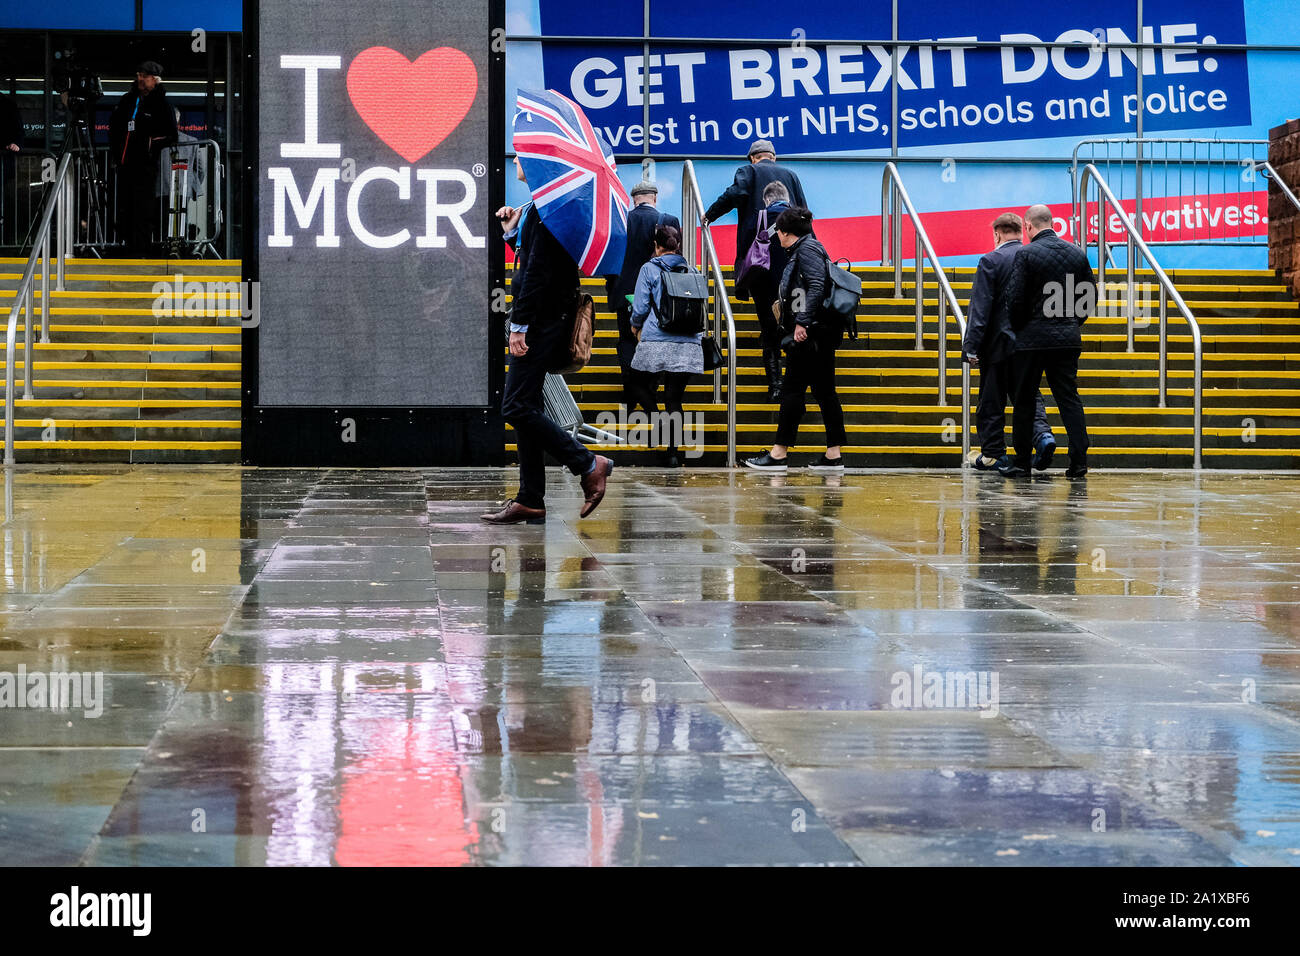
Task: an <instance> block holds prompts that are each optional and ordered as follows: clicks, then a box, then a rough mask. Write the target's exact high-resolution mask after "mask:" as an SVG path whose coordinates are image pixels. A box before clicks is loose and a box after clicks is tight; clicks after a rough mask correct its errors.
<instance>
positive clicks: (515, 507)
mask: <svg viewBox="0 0 1300 956" xmlns="http://www.w3.org/2000/svg"><path fill="white" fill-rule="evenodd" d="M479 518H480V519H481V520H483V521H486V522H487V523H488V524H519V523H520V522H522V521H526V522H528V524H546V509H545V508H530V507H528V506H527V505H521V504H520V503H519V502H517V501H515V499H513V498H510V499H507V501H506V506H505V507H504V508H502V509H501V510H500V511H498V512H496V513H495V514H485V515H479Z"/></svg>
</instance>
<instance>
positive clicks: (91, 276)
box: [0, 260, 244, 295]
mask: <svg viewBox="0 0 1300 956" xmlns="http://www.w3.org/2000/svg"><path fill="white" fill-rule="evenodd" d="M24 261H26V260H24ZM182 275H183V273H182ZM22 277H23V274H22V273H21V272H12V273H6V272H0V282H3V281H6V280H7V281H10V282H17V281H18V280H20V279H21V278H22ZM33 278H34V279H35V280H36V282H37V284H38V291H39V283H40V282H41V279H42V276H41V273H39V272H37V273H35V275H34V276H33ZM243 278H244V277H243V276H240V275H213V274H211V273H201V274H195V275H190V276H187V277H186V279H187V281H188V280H189V279H193V280H195V281H202V282H242V281H243ZM56 281H58V275H57V273H53V272H51V273H50V284H51V285H53V284H54V283H55V282H56ZM63 281H64V283H65V284H66V283H68V282H148V283H150V284H154V283H158V282H166V283H167V284H168V285H169V286H171V287H172V288H173V289H174V288H175V287H176V276H175V275H140V274H138V273H129V272H121V273H118V272H64V273H63ZM51 291H52V293H54V294H59V293H58V290H51ZM67 291H69V290H66V289H65V290H64V292H65V293H66V292H67ZM78 294H80V295H100V294H102V293H97V292H95V291H94V290H88V291H86V292H83V293H78Z"/></svg>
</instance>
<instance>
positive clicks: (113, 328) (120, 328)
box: [33, 322, 244, 348]
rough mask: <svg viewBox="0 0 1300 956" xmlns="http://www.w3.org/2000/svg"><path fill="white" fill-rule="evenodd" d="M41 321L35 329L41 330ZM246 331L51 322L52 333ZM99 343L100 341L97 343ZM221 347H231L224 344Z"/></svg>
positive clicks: (218, 327)
mask: <svg viewBox="0 0 1300 956" xmlns="http://www.w3.org/2000/svg"><path fill="white" fill-rule="evenodd" d="M40 328H41V324H40V323H39V322H37V323H36V325H35V326H33V331H40ZM243 331H244V329H243V327H242V326H239V325H93V324H88V325H65V324H63V323H60V322H51V323H50V334H51V335H57V334H58V333H60V332H102V333H104V334H112V335H214V334H215V335H231V336H234V335H240V334H241V333H242V332H243ZM96 344H99V343H96ZM220 347H221V348H230V347H231V346H227V345H224V344H222V345H221V346H220Z"/></svg>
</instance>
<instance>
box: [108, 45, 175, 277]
mask: <svg viewBox="0 0 1300 956" xmlns="http://www.w3.org/2000/svg"><path fill="white" fill-rule="evenodd" d="M175 142H176V118H175V114H174V113H173V112H172V106H171V104H170V103H169V102H168V101H167V91H166V90H165V89H164V88H163V86H162V67H161V66H159V65H158V63H157V62H156V61H154V60H146V61H145V62H143V63H141V64H140V66H139V68H138V69H137V70H136V74H135V83H134V84H132V86H131V88H130V89H129V90H127V91H126V92H125V93H123V94H122V98H121V99H119V100H118V101H117V106H116V107H114V109H113V113H112V115H111V116H110V117H109V120H108V146H109V156H110V157H111V159H112V162H113V164H114V165H115V166H116V167H117V231H118V238H119V239H121V240H122V241H123V242H125V243H126V249H127V254H128V255H134V256H148V255H150V254H151V253H152V251H153V234H154V230H155V229H156V228H157V227H158V223H159V219H160V216H159V205H158V196H157V195H155V192H156V189H155V184H156V183H157V181H158V156H159V154H160V153H161V151H162V150H163V149H164V148H165V147H168V146H171V145H173V144H174V143H175Z"/></svg>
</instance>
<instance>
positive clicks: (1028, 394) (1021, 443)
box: [998, 205, 1097, 478]
mask: <svg viewBox="0 0 1300 956" xmlns="http://www.w3.org/2000/svg"><path fill="white" fill-rule="evenodd" d="M1025 236H1026V237H1027V238H1028V239H1029V242H1028V244H1026V245H1025V246H1024V247H1023V248H1021V249H1020V251H1019V252H1017V253H1016V257H1015V260H1014V261H1013V262H1012V265H1011V274H1010V276H1009V277H1008V278H1007V291H1006V298H1005V300H1004V306H1003V307H1004V308H1005V309H1007V318H1008V320H1009V321H1010V324H1011V327H1012V328H1013V329H1014V330H1015V333H1016V350H1015V353H1014V354H1013V357H1012V365H1013V373H1012V377H1013V381H1014V382H1015V384H1014V386H1013V392H1012V394H1013V396H1014V412H1013V414H1012V417H1011V440H1012V443H1013V444H1014V445H1015V449H1016V457H1015V460H1014V461H1013V462H1011V463H1010V464H1008V465H1006V466H1003V467H999V468H998V471H1000V472H1001V473H1002V474H1003V475H1005V476H1007V477H1008V478H1022V477H1026V476H1028V475H1029V468H1030V465H1031V462H1032V453H1033V433H1034V411H1035V406H1036V404H1037V396H1038V390H1039V387H1040V385H1041V383H1042V380H1043V376H1044V375H1046V376H1047V385H1048V387H1049V388H1051V390H1052V397H1053V398H1055V399H1056V407H1057V408H1058V409H1059V410H1060V413H1061V421H1062V423H1063V424H1064V425H1065V431H1066V434H1067V435H1069V441H1070V466H1069V468H1067V469H1066V472H1065V473H1066V475H1067V476H1068V477H1070V478H1082V477H1083V476H1084V475H1086V474H1087V473H1088V426H1087V423H1086V422H1085V420H1084V412H1083V402H1082V401H1081V400H1080V398H1079V382H1078V375H1079V355H1080V353H1081V352H1082V351H1083V335H1082V333H1081V332H1080V331H1079V330H1080V327H1081V326H1082V325H1083V323H1084V322H1086V321H1087V320H1088V318H1089V317H1090V316H1091V315H1092V313H1093V310H1094V309H1095V308H1096V305H1097V283H1096V281H1095V280H1094V278H1093V274H1092V267H1091V266H1090V265H1089V264H1088V257H1087V255H1085V254H1084V252H1083V250H1082V249H1080V248H1079V247H1078V246H1075V245H1073V244H1072V243H1068V242H1066V241H1065V240H1064V239H1062V238H1061V237H1060V236H1058V235H1057V234H1056V232H1055V230H1053V229H1052V213H1051V210H1049V209H1048V208H1047V207H1046V206H1044V205H1036V206H1030V207H1029V209H1028V210H1027V211H1026V213H1025Z"/></svg>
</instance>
